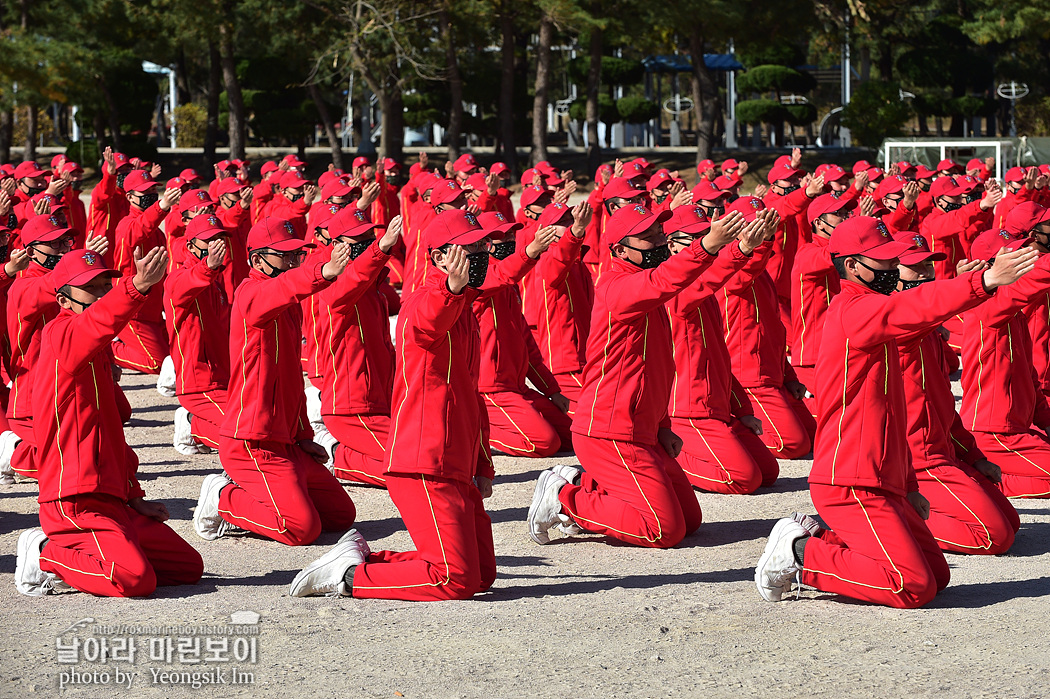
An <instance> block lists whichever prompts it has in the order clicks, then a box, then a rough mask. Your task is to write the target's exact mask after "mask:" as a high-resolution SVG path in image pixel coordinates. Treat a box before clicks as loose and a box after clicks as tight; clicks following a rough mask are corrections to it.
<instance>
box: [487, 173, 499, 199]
mask: <svg viewBox="0 0 1050 699" xmlns="http://www.w3.org/2000/svg"><path fill="white" fill-rule="evenodd" d="M485 186H486V187H487V188H488V191H489V196H490V197H494V196H496V192H498V191H499V175H497V174H496V173H494V172H490V173H489V174H488V176H487V177H486V178H485Z"/></svg>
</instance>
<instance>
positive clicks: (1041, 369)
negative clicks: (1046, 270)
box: [1024, 290, 1050, 393]
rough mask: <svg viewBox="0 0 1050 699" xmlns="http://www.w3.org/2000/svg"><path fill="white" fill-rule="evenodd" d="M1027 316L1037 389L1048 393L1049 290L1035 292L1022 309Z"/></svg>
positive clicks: (1049, 347)
mask: <svg viewBox="0 0 1050 699" xmlns="http://www.w3.org/2000/svg"><path fill="white" fill-rule="evenodd" d="M1024 314H1025V317H1027V318H1028V334H1029V335H1031V337H1032V366H1033V367H1034V368H1035V373H1036V377H1037V379H1038V386H1039V390H1041V391H1042V392H1043V393H1050V291H1047V290H1044V291H1040V292H1039V293H1038V294H1036V296H1035V299H1034V300H1033V301H1032V303H1030V304H1028V305H1027V306H1026V307H1025V309H1024Z"/></svg>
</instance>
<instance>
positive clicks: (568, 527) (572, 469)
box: [551, 464, 587, 536]
mask: <svg viewBox="0 0 1050 699" xmlns="http://www.w3.org/2000/svg"><path fill="white" fill-rule="evenodd" d="M551 470H552V471H554V472H555V473H557V474H558V475H559V476H561V477H562V478H564V479H565V480H567V481H568V482H569V484H570V485H579V484H580V482H579V481H580V476H581V475H582V474H583V469H582V468H579V467H578V466H571V465H569V464H558V465H557V466H554V467H553V468H551ZM555 528H556V529H557V530H558V531H560V532H561V533H562V534H564V535H565V536H579V535H580V534H586V533H587V530H586V529H584V528H583V527H581V526H580V525H579V524H576V522H575V521H573V520H572V519H571V518H570V519H569V521H568V522H562V523H561V524H557V525H555Z"/></svg>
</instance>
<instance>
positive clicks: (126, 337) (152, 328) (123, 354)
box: [113, 319, 168, 374]
mask: <svg viewBox="0 0 1050 699" xmlns="http://www.w3.org/2000/svg"><path fill="white" fill-rule="evenodd" d="M167 356H168V332H167V330H166V329H165V328H164V323H154V322H151V321H144V320H138V319H132V321H131V322H130V323H128V324H127V326H126V327H125V328H124V329H123V330H121V331H120V333H119V334H118V335H117V339H115V340H113V359H114V361H115V362H116V363H117V366H120V367H124V368H125V369H134V370H135V371H139V372H142V373H143V374H159V373H160V365H161V364H162V363H163V362H164V358H165V357H167Z"/></svg>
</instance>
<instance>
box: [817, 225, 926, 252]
mask: <svg viewBox="0 0 1050 699" xmlns="http://www.w3.org/2000/svg"><path fill="white" fill-rule="evenodd" d="M910 247H911V246H910V245H906V244H904V243H898V242H897V241H895V240H894V239H893V237H892V236H891V235H890V230H889V229H888V228H886V224H885V223H883V222H882V221H880V220H879V219H877V218H872V217H871V216H854V217H852V218H848V219H846V220H845V221H843V222H842V223H840V224H839V225H838V226H836V227H835V230H834V231H832V232H831V240H830V241H829V242H828V251H829V252H830V253H831V255H832V257H839V256H842V255H863V256H865V257H870V258H871V259H873V260H892V259H895V258H897V257H900V255H901V254H902V253H904V252H906V251H907V250H908V249H909V248H910Z"/></svg>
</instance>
